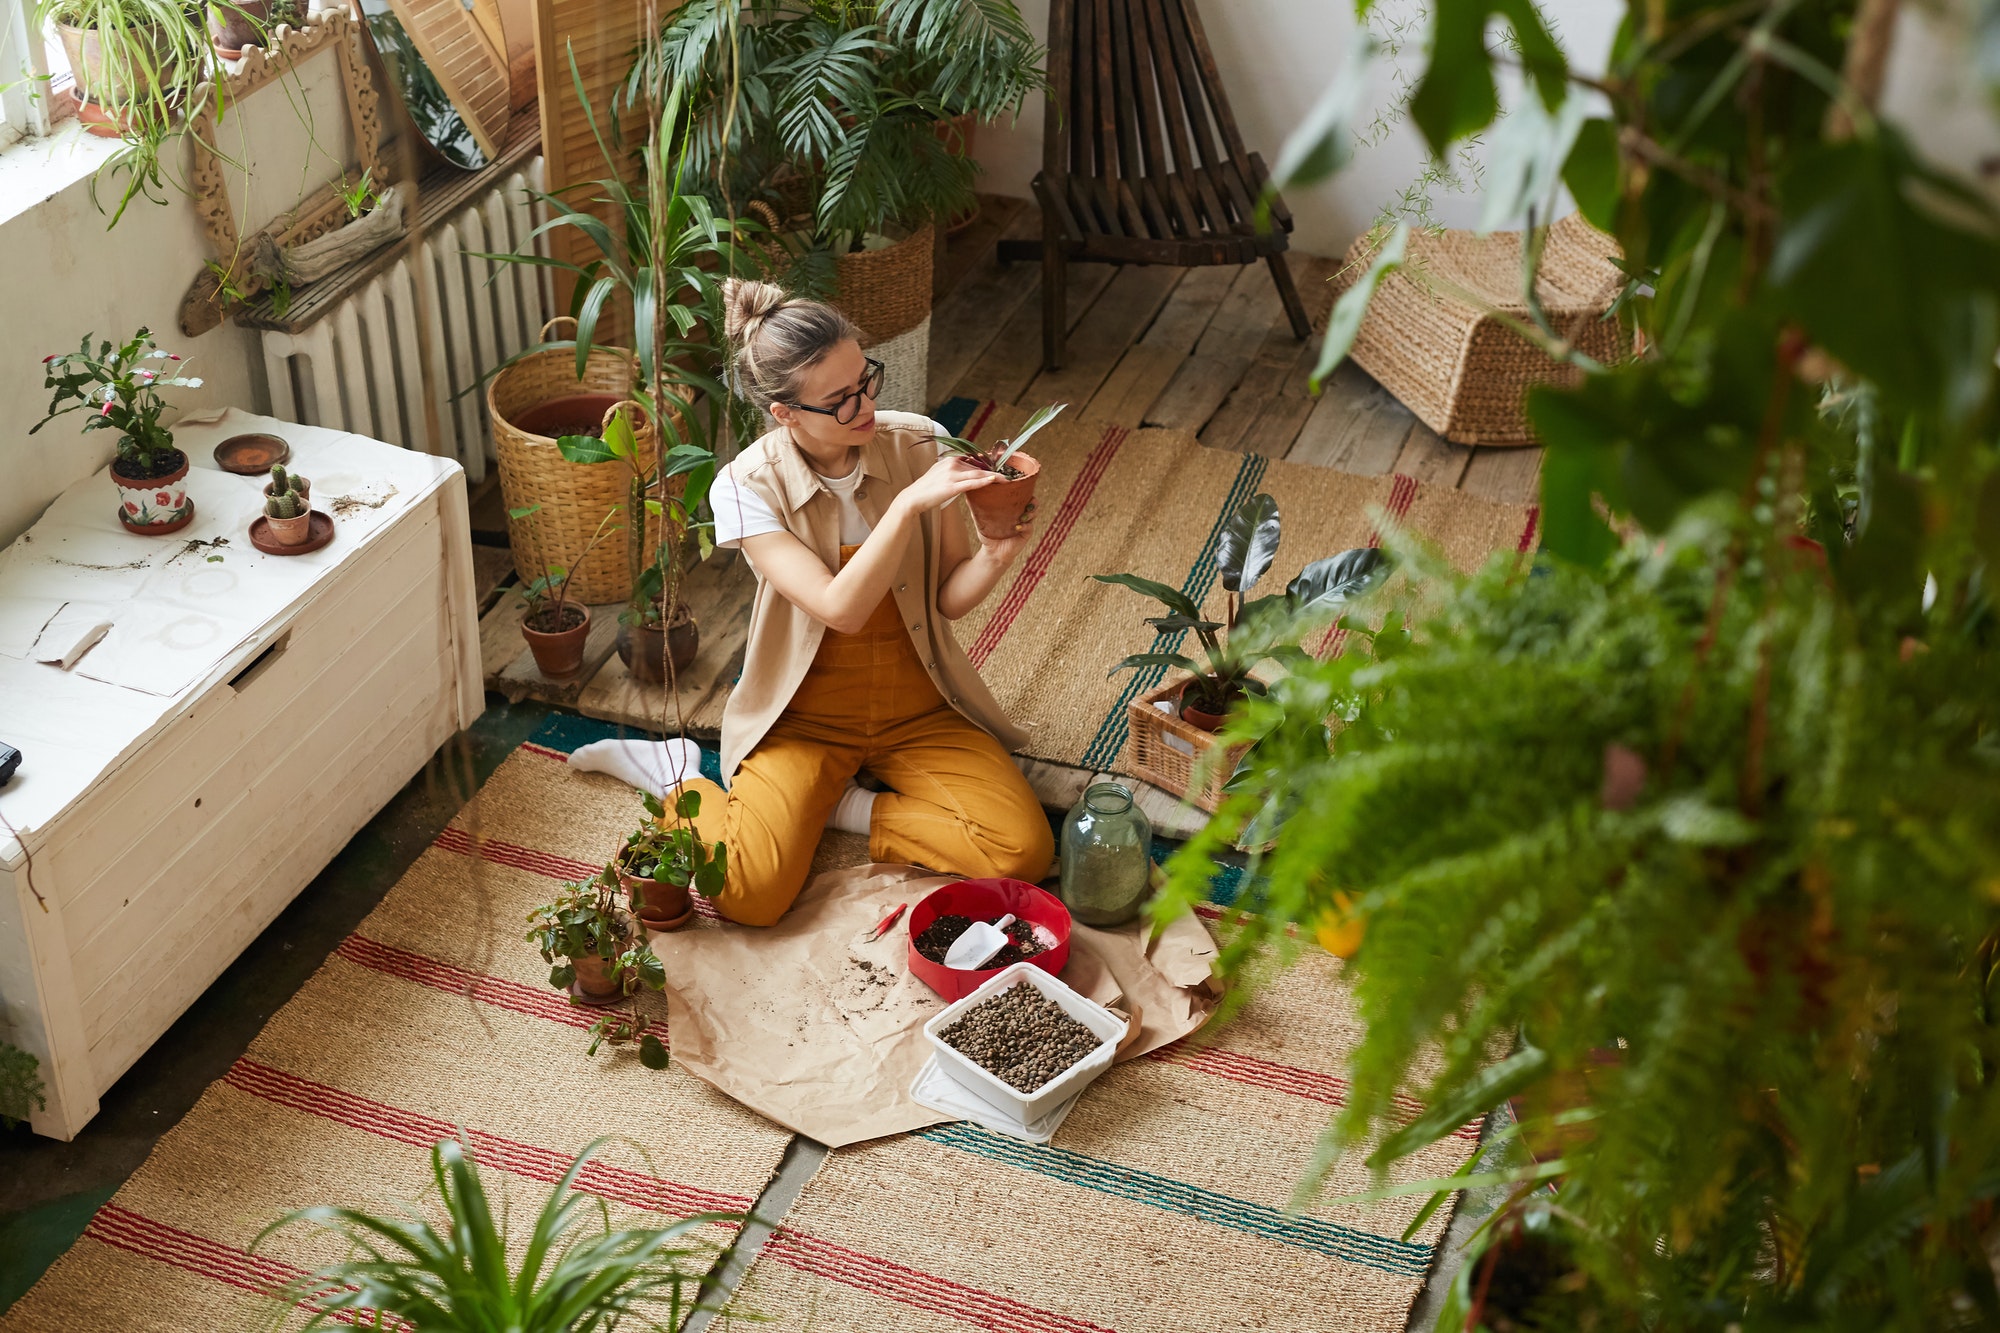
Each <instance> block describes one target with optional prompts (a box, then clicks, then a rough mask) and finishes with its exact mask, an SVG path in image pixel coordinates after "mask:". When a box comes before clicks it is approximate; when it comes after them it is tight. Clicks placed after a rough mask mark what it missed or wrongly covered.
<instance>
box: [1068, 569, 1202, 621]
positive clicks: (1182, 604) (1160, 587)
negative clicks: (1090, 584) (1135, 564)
mask: <svg viewBox="0 0 2000 1333" xmlns="http://www.w3.org/2000/svg"><path fill="white" fill-rule="evenodd" d="M1090 577H1092V578H1094V579H1096V580H1097V581H1098V582H1099V583H1115V584H1117V585H1118V586H1119V587H1121V588H1130V589H1131V590H1132V591H1133V592H1139V593H1144V594H1145V595H1146V596H1148V597H1150V598H1152V599H1153V600H1154V601H1156V602H1158V603H1159V604H1160V605H1162V606H1164V607H1166V608H1167V610H1169V611H1172V612H1174V613H1176V614H1178V615H1183V616H1186V617H1187V618H1188V619H1190V620H1200V619H1201V608H1200V607H1198V606H1196V605H1195V604H1194V599H1193V598H1191V597H1189V596H1188V595H1187V594H1186V593H1184V592H1182V591H1181V590H1180V589H1179V588H1175V587H1171V586H1169V585H1168V584H1165V583H1156V582H1154V581H1153V580H1152V579H1142V578H1140V577H1139V576H1138V575H1137V574H1092V575H1091V576H1090Z"/></svg>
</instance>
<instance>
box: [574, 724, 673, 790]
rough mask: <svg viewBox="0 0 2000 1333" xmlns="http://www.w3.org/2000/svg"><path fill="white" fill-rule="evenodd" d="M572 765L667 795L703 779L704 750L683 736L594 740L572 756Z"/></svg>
mask: <svg viewBox="0 0 2000 1333" xmlns="http://www.w3.org/2000/svg"><path fill="white" fill-rule="evenodd" d="M569 766H570V767H571V768H580V769H582V770H583V771H584V772H586V773H609V774H610V775H611V776H612V777H614V778H617V779H618V780H619V781H620V782H624V783H627V784H629V785H631V786H634V787H637V788H639V789H640V790H641V791H649V792H651V793H652V794H653V795H655V796H665V795H666V794H667V792H668V790H669V789H671V788H674V787H678V786H680V785H681V783H683V782H685V781H687V780H688V779H689V778H698V777H700V776H701V747H700V746H699V745H696V744H695V743H694V742H693V741H691V740H688V739H686V738H685V737H681V736H674V737H670V738H669V739H667V740H664V741H592V742H591V743H590V744H589V745H583V746H579V747H578V748H577V749H575V750H574V751H572V752H571V753H570V757H569Z"/></svg>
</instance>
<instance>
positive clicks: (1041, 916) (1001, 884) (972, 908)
mask: <svg viewBox="0 0 2000 1333" xmlns="http://www.w3.org/2000/svg"><path fill="white" fill-rule="evenodd" d="M1008 912H1012V913H1013V914H1014V915H1015V916H1016V917H1017V918H1019V919H1020V920H1022V921H1025V922H1027V923H1028V924H1029V925H1030V926H1033V927H1034V928H1035V934H1036V935H1038V936H1040V937H1041V940H1042V942H1043V943H1044V944H1048V941H1049V940H1050V938H1053V939H1054V940H1055V943H1054V944H1052V945H1050V946H1049V947H1048V948H1047V949H1046V950H1045V951H1043V952H1042V953H1038V954H1036V955H1035V956H1034V957H1033V958H1030V959H1028V960H1027V961H1028V962H1030V963H1033V964H1034V965H1035V966H1036V967H1039V968H1041V969H1042V970H1043V971H1044V972H1047V973H1048V974H1049V975H1050V976H1054V975H1055V974H1057V973H1058V972H1061V971H1062V969H1063V964H1064V963H1067V962H1068V961H1069V928H1070V922H1069V909H1068V908H1067V907H1064V906H1063V905H1062V900H1061V899H1060V898H1058V897H1056V896H1055V895H1054V894H1053V893H1049V892H1047V891H1046V890H1044V889H1038V888H1036V887H1035V886H1034V885H1032V884H1030V883H1028V882H1026V881H1025V880H1018V879H961V880H959V881H957V882H956V883H953V884H946V885H944V886H943V887H941V888H936V889H933V890H931V891H930V892H929V893H928V894H926V895H925V896H924V897H923V899H922V900H921V901H920V902H918V903H917V905H916V906H915V907H912V908H911V909H910V922H909V928H910V972H911V974H912V975H914V976H915V977H916V978H917V979H918V980H919V981H922V982H923V983H924V984H925V985H926V986H929V987H930V988H931V989H932V990H934V991H936V992H937V993H938V994H939V995H942V996H943V997H944V998H945V999H947V1000H962V999H964V998H965V997H966V996H968V995H970V994H972V992H974V991H976V990H978V989H979V988H980V986H982V985H984V984H985V983H986V982H988V981H991V980H992V979H993V978H994V977H997V976H999V975H1000V974H1001V973H1002V972H1004V971H1006V970H1007V966H1008V965H1007V964H1002V965H1001V966H999V967H984V968H977V969H964V968H956V967H946V966H945V965H944V964H943V963H933V962H932V961H931V960H930V959H928V958H926V957H924V956H923V955H922V954H920V953H918V952H917V937H918V936H920V935H922V934H923V933H924V931H925V930H927V929H929V927H930V924H931V922H933V921H935V920H937V919H938V918H939V917H941V916H964V917H970V918H972V919H973V920H974V921H998V920H999V919H1000V918H1001V917H1002V916H1004V915H1006V914H1007V913H1008Z"/></svg>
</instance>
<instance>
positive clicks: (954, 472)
mask: <svg viewBox="0 0 2000 1333" xmlns="http://www.w3.org/2000/svg"><path fill="white" fill-rule="evenodd" d="M1000 479H1001V477H1000V474H999V473H998V472H989V471H987V470H986V469H985V468H982V467H975V466H973V465H972V464H971V463H968V462H966V461H965V460H964V459H963V458H960V457H959V456H958V455H956V454H947V455H946V456H945V457H943V458H940V459H938V461H937V462H935V463H933V464H931V466H930V469H929V471H927V472H925V473H924V475H923V476H921V477H918V478H917V479H916V480H915V481H913V482H911V483H910V484H909V485H908V486H905V487H904V488H903V490H902V493H901V494H899V495H897V497H896V502H897V503H898V504H902V505H907V506H908V507H909V509H910V512H911V513H913V514H928V513H930V512H931V511H932V510H933V509H942V508H944V507H945V506H946V505H948V504H950V503H951V502H952V501H953V500H956V499H957V498H958V497H959V496H961V495H963V494H965V493H966V492H967V491H976V490H978V489H979V488H980V487H981V486H991V485H992V484H993V483H994V482H996V481H999V480H1000Z"/></svg>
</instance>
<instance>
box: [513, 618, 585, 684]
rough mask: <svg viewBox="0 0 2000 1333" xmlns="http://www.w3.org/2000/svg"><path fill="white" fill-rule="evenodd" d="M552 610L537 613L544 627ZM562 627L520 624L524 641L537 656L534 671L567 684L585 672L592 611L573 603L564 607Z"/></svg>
mask: <svg viewBox="0 0 2000 1333" xmlns="http://www.w3.org/2000/svg"><path fill="white" fill-rule="evenodd" d="M551 610H552V608H544V609H542V610H541V611H539V612H537V613H536V616H537V617H539V619H540V620H541V622H542V624H544V625H546V624H547V623H548V621H549V620H550V618H551V617H550V611H551ZM563 622H564V623H563V625H562V626H561V627H560V628H558V629H553V630H551V629H537V628H534V627H533V626H532V625H531V623H530V621H528V620H523V621H522V622H521V637H522V638H524V639H526V640H527V641H528V651H529V652H531V653H533V654H534V655H535V668H536V670H538V671H540V672H541V673H542V674H543V675H544V676H546V677H548V678H549V679H550V680H568V679H569V678H570V677H571V676H574V675H575V674H576V673H577V672H579V671H581V670H583V645H584V640H586V639H588V638H589V637H590V608H589V607H584V606H578V605H577V604H576V603H575V602H570V603H567V604H566V605H564V607H563Z"/></svg>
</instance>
